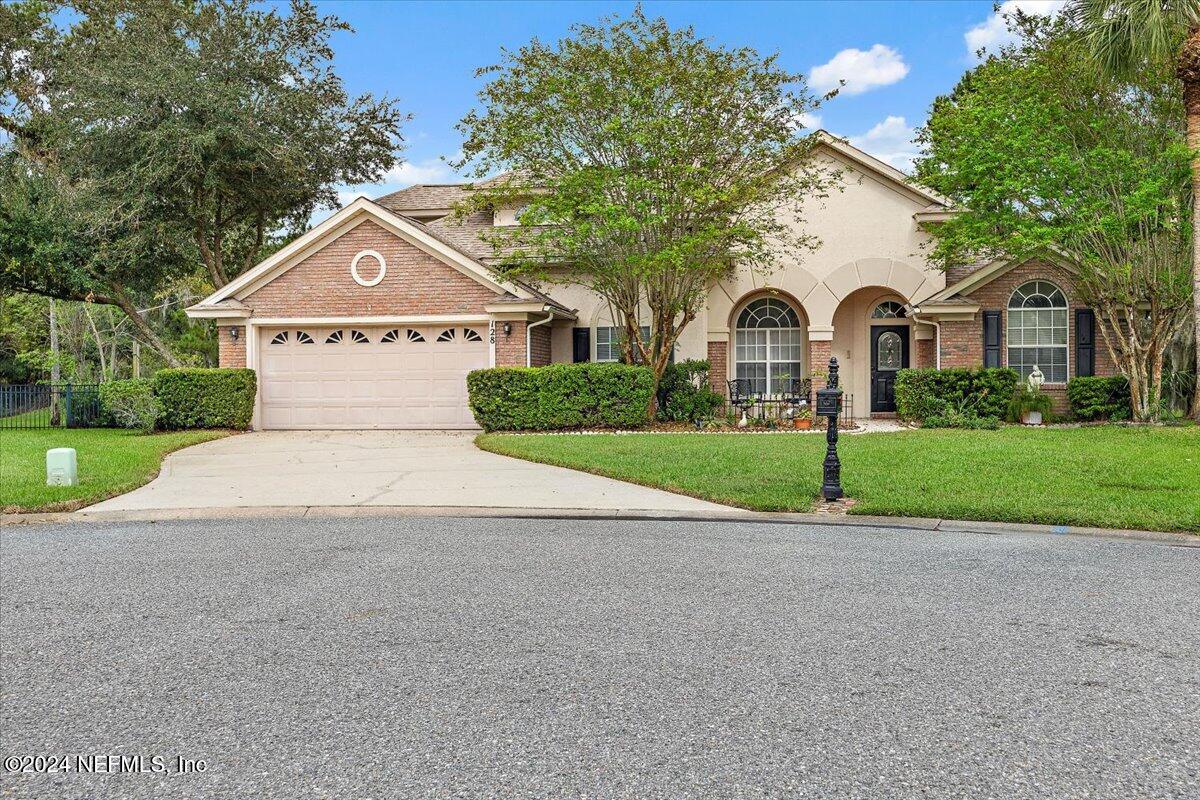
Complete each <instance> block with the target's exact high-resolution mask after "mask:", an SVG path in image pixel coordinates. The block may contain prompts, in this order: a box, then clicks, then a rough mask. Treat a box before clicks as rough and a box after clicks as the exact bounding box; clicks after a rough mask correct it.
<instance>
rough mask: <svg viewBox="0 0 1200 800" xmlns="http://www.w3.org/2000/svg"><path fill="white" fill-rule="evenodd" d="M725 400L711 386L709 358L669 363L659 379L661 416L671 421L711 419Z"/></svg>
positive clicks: (659, 409) (659, 412)
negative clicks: (707, 359) (706, 359)
mask: <svg viewBox="0 0 1200 800" xmlns="http://www.w3.org/2000/svg"><path fill="white" fill-rule="evenodd" d="M724 402H725V397H724V396H723V395H720V394H717V393H716V392H714V391H713V390H712V389H711V388H710V387H709V384H708V361H704V360H699V359H696V360H691V361H680V362H679V363H677V364H668V365H667V369H666V371H665V372H663V376H662V380H660V381H659V382H658V418H659V419H665V420H670V421H672V422H695V421H696V420H699V419H709V418H710V417H712V416H713V415H714V414H715V413H717V410H718V409H719V408H720V407H721V406H722V405H723V404H724Z"/></svg>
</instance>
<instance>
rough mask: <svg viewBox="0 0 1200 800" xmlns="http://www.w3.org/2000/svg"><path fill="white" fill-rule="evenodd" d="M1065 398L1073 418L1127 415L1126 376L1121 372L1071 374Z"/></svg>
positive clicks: (1107, 417) (1127, 381)
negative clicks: (1078, 376) (1118, 373)
mask: <svg viewBox="0 0 1200 800" xmlns="http://www.w3.org/2000/svg"><path fill="white" fill-rule="evenodd" d="M1067 402H1068V403H1069V404H1070V406H1071V414H1072V415H1073V416H1074V417H1075V419H1081V420H1095V419H1129V402H1130V401H1129V379H1127V378H1126V377H1125V376H1124V375H1116V376H1113V377H1111V378H1100V377H1092V378H1071V380H1069V381H1067Z"/></svg>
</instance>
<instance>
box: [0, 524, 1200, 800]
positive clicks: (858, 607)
mask: <svg viewBox="0 0 1200 800" xmlns="http://www.w3.org/2000/svg"><path fill="white" fill-rule="evenodd" d="M0 548H2V549H3V555H4V557H3V559H0V618H2V619H3V620H4V627H3V630H2V631H0V660H2V662H3V664H4V682H3V698H2V699H3V702H2V703H0V752H2V753H3V755H4V756H6V757H11V756H23V755H59V754H68V755H71V756H74V755H76V754H91V755H95V756H98V757H99V756H104V755H125V756H142V757H143V758H144V763H145V764H146V768H150V767H151V762H150V761H149V759H150V758H151V757H153V756H158V757H160V758H161V759H163V761H164V766H165V767H166V768H167V769H168V772H167V773H166V774H146V773H139V772H131V773H130V774H121V775H113V774H109V775H81V774H78V773H75V772H72V773H67V774H59V775H53V776H49V777H47V776H44V775H34V774H28V775H27V774H13V773H9V772H4V771H3V770H0V797H5V798H9V797H11V798H46V797H56V798H63V800H71V798H102V797H114V798H116V797H120V798H134V799H136V798H146V797H171V798H206V799H208V798H238V799H239V800H240V799H241V798H248V797H254V798H287V799H288V800H294V799H295V798H308V797H320V798H344V797H356V798H383V797H464V798H465V797H513V798H521V797H606V798H607V797H628V798H656V797H738V798H747V797H781V796H788V797H807V798H822V800H826V799H831V798H832V799H837V798H872V799H874V798H922V800H932V799H940V798H962V797H980V798H983V797H990V798H1005V800H1022V799H1023V798H1038V799H1039V800H1042V799H1044V798H1055V800H1065V799H1067V798H1089V800H1100V799H1101V798H1113V800H1117V799H1119V800H1130V799H1131V798H1156V799H1163V800H1165V799H1169V798H1189V800H1194V798H1197V797H1200V739H1198V738H1197V736H1196V732H1197V731H1198V730H1200V616H1197V614H1196V605H1195V600H1196V586H1197V585H1200V550H1196V549H1192V548H1183V547H1170V546H1165V545H1155V544H1140V543H1139V544H1129V543H1124V542H1115V541H1110V540H1102V539H1088V538H1076V537H1048V536H1021V535H1006V534H998V535H991V536H982V535H978V534H964V533H930V532H916V531H898V530H895V529H885V528H856V529H853V530H848V529H845V528H815V527H806V526H799V525H797V526H791V525H764V524H760V523H721V524H717V523H688V522H670V523H666V522H652V521H605V520H577V519H576V520H569V521H562V520H546V519H542V520H536V519H535V520H530V519H524V520H513V519H462V518H452V517H449V518H411V517H410V518H400V519H392V518H389V519H383V518H377V517H376V518H355V519H329V518H323V519H316V518H307V519H290V520H285V519H255V520H249V521H247V520H243V521H229V520H207V521H196V520H191V521H169V522H159V523H154V524H150V523H144V522H139V523H119V524H105V525H95V524H88V525H81V524H78V523H74V524H70V525H61V526H54V525H35V526H28V527H12V528H5V529H0ZM176 757H183V758H185V759H189V760H190V761H189V762H188V763H198V762H199V761H200V760H202V761H203V762H204V764H205V769H204V772H192V773H191V774H183V775H180V774H175V772H174V769H175V766H174V765H175V764H176V761H175V759H176ZM115 763H116V764H117V766H115V767H112V768H111V769H110V771H117V770H119V769H121V767H120V764H119V762H115ZM129 763H130V764H133V763H134V762H129Z"/></svg>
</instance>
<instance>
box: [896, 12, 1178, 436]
mask: <svg viewBox="0 0 1200 800" xmlns="http://www.w3.org/2000/svg"><path fill="white" fill-rule="evenodd" d="M1015 22H1016V24H1017V26H1018V27H1019V29H1020V31H1019V32H1020V33H1021V34H1022V40H1021V43H1020V44H1018V45H1015V46H1012V47H1009V48H1006V49H1005V50H1004V51H1003V52H1002V53H1001V54H1000V55H999V56H998V57H993V58H990V59H988V60H987V61H986V62H984V63H983V64H981V65H980V66H979V67H977V68H975V69H973V70H971V71H970V72H968V73H967V74H966V75H965V76H964V77H963V78H962V80H961V81H960V82H959V84H958V85H957V86H956V87H955V88H954V90H953V92H951V93H950V94H949V95H946V96H944V97H940V98H938V99H937V100H936V101H935V103H934V107H933V112H932V114H931V116H930V118H929V121H928V123H927V124H926V125H925V127H924V128H922V129H921V131H920V133H919V139H920V141H921V144H922V145H923V147H924V150H925V155H924V156H923V157H922V158H920V159H918V161H917V165H916V166H917V179H918V180H919V181H921V182H922V183H924V184H925V185H927V186H930V187H931V188H933V189H935V190H937V191H939V192H941V193H943V194H945V195H947V196H948V197H950V198H951V199H952V200H953V201H954V202H955V204H956V205H957V206H959V207H960V208H961V209H962V211H961V213H959V214H957V215H955V216H954V217H953V218H952V219H950V220H948V221H946V222H944V223H941V224H939V225H938V226H937V228H936V229H935V230H934V237H935V243H934V246H933V248H932V250H931V253H930V255H931V257H932V259H933V260H934V261H935V262H938V263H941V264H943V265H945V266H949V265H952V264H955V263H963V262H964V261H968V260H973V259H976V258H979V257H980V256H992V257H998V256H1007V257H1010V258H1017V259H1019V258H1026V257H1030V256H1035V255H1043V256H1045V255H1049V256H1050V257H1051V258H1056V259H1059V260H1061V261H1062V262H1064V263H1066V264H1067V265H1068V267H1069V268H1070V269H1071V270H1072V271H1074V272H1075V273H1076V276H1075V277H1076V280H1075V282H1076V285H1077V288H1078V291H1079V292H1080V293H1081V294H1082V296H1083V299H1084V301H1085V302H1087V303H1089V304H1091V305H1093V306H1095V307H1096V310H1097V313H1098V316H1099V317H1100V319H1101V322H1102V325H1101V331H1102V333H1103V334H1104V338H1105V342H1106V344H1107V345H1108V347H1109V350H1110V353H1111V354H1112V356H1113V358H1114V361H1115V362H1116V363H1117V364H1118V366H1119V367H1120V368H1121V369H1122V371H1123V372H1125V374H1127V375H1128V376H1129V377H1130V380H1131V383H1132V385H1133V387H1134V396H1135V406H1136V407H1135V408H1134V413H1135V415H1136V416H1137V417H1138V418H1147V417H1153V416H1156V415H1157V414H1158V410H1159V409H1158V404H1157V401H1158V392H1159V391H1160V390H1161V371H1162V353H1163V350H1164V349H1165V348H1166V344H1167V342H1169V341H1170V338H1171V337H1172V336H1173V335H1174V334H1175V333H1176V332H1177V331H1178V330H1179V329H1180V327H1181V326H1182V325H1183V324H1185V323H1186V321H1187V319H1188V311H1189V306H1190V300H1189V295H1190V287H1189V284H1190V275H1191V213H1190V208H1191V196H1190V191H1189V179H1190V177H1189V176H1190V151H1189V149H1188V147H1187V145H1186V142H1185V141H1184V131H1183V126H1182V119H1183V116H1182V113H1181V97H1180V92H1179V89H1178V86H1177V84H1175V82H1174V81H1173V80H1172V76H1171V74H1170V73H1169V71H1168V70H1166V69H1164V68H1162V67H1161V66H1155V65H1147V66H1144V68H1143V69H1142V70H1140V71H1138V72H1137V74H1136V75H1134V76H1132V77H1130V78H1128V79H1125V80H1119V79H1117V78H1115V77H1112V76H1108V75H1104V74H1101V73H1100V72H1098V71H1097V70H1095V69H1094V67H1093V64H1092V63H1091V62H1090V60H1089V55H1088V52H1087V50H1086V48H1084V47H1082V46H1081V42H1080V39H1079V34H1078V31H1077V30H1076V29H1075V28H1074V27H1073V25H1072V24H1071V23H1070V21H1068V20H1058V21H1046V20H1039V19H1036V18H1029V17H1020V18H1018V19H1017V20H1016V21H1015Z"/></svg>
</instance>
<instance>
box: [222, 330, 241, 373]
mask: <svg viewBox="0 0 1200 800" xmlns="http://www.w3.org/2000/svg"><path fill="white" fill-rule="evenodd" d="M234 330H236V331H237V341H234V339H233V336H232V333H231V332H232V331H234ZM217 366H221V367H244V366H246V326H245V325H220V326H218V327H217Z"/></svg>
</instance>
